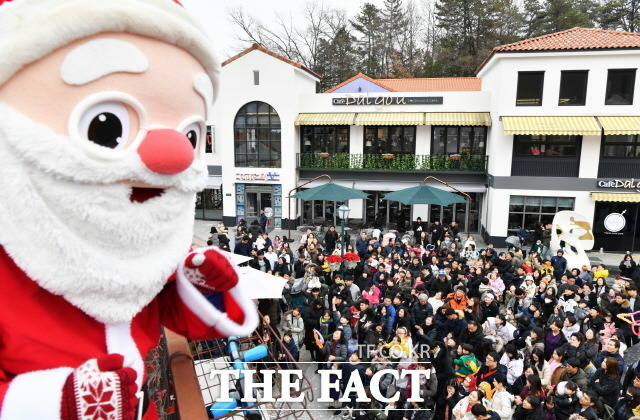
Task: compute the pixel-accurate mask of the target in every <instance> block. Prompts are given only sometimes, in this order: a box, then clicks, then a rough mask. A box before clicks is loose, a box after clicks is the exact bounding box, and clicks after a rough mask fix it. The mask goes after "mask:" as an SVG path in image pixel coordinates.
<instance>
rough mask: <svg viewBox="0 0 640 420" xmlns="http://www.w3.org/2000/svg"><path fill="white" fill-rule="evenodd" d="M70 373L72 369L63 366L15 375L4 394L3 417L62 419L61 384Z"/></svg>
mask: <svg viewBox="0 0 640 420" xmlns="http://www.w3.org/2000/svg"><path fill="white" fill-rule="evenodd" d="M43 356H44V355H43ZM71 373H73V369H71V368H64V367H63V368H57V369H51V370H38V371H35V372H29V373H23V374H22V375H18V376H16V377H15V378H13V380H12V381H11V385H9V389H8V390H7V393H6V395H5V397H4V401H3V403H2V413H1V414H0V420H20V419H41V420H57V419H60V406H61V403H62V388H63V387H64V383H65V382H66V380H67V378H68V377H69V375H70V374H71Z"/></svg>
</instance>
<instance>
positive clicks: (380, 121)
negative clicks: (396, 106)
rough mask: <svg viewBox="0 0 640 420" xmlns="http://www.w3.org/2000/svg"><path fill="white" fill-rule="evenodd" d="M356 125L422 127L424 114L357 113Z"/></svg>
mask: <svg viewBox="0 0 640 420" xmlns="http://www.w3.org/2000/svg"><path fill="white" fill-rule="evenodd" d="M356 125H424V112H359V113H358V115H356Z"/></svg>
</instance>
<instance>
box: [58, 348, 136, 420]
mask: <svg viewBox="0 0 640 420" xmlns="http://www.w3.org/2000/svg"><path fill="white" fill-rule="evenodd" d="M123 362H124V358H123V357H122V356H121V355H119V354H109V355H107V356H103V357H100V358H98V359H91V360H88V361H86V362H85V363H84V364H82V365H81V366H80V367H78V368H76V369H75V370H74V371H73V373H72V374H71V375H69V378H68V379H67V381H66V382H65V384H64V388H63V390H62V404H61V407H60V413H61V415H60V417H61V419H62V420H89V419H92V420H93V419H122V420H133V419H134V418H135V415H136V405H137V398H136V391H137V387H136V377H137V375H136V372H135V370H133V369H131V368H125V367H124V366H123Z"/></svg>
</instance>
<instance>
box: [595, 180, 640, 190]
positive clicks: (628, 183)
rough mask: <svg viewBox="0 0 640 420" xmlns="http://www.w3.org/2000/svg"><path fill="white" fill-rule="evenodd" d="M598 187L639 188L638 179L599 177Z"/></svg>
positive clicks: (639, 181)
mask: <svg viewBox="0 0 640 420" xmlns="http://www.w3.org/2000/svg"><path fill="white" fill-rule="evenodd" d="M598 188H615V189H619V190H637V189H640V179H635V178H622V179H621V178H611V179H599V180H598Z"/></svg>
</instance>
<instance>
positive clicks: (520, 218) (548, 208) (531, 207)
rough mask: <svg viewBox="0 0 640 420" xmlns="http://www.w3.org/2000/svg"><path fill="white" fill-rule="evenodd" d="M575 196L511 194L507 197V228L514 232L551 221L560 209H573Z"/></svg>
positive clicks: (510, 232) (511, 232)
mask: <svg viewBox="0 0 640 420" xmlns="http://www.w3.org/2000/svg"><path fill="white" fill-rule="evenodd" d="M574 201H575V198H571V197H527V196H521V195H512V196H511V197H510V199H509V221H508V227H507V230H508V231H509V234H515V232H516V231H518V230H519V229H532V228H533V227H534V226H535V225H536V224H537V223H543V224H547V223H551V222H552V221H553V217H554V216H555V214H556V213H557V212H559V211H561V210H573V206H574Z"/></svg>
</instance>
